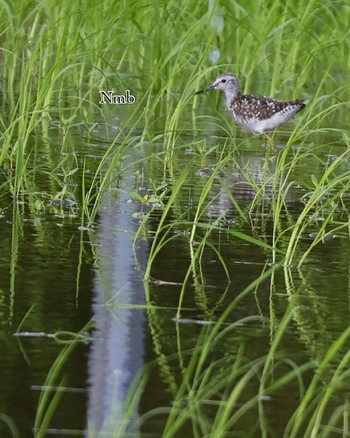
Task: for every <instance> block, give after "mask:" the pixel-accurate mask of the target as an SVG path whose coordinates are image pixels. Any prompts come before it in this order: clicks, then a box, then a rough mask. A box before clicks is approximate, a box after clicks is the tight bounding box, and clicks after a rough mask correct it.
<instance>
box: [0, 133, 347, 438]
mask: <svg viewBox="0 0 350 438" xmlns="http://www.w3.org/2000/svg"><path fill="white" fill-rule="evenodd" d="M102 137H103V136H102ZM37 141H38V140H37ZM58 141H59V140H58V138H57V137H53V138H52V139H47V138H46V139H45V148H44V150H49V149H50V148H51V147H52V150H53V149H54V145H55V144H56V142H58ZM71 141H72V144H74V147H75V148H78V149H75V151H77V152H76V156H75V158H74V159H75V160H78V162H79V160H81V159H82V157H87V160H88V166H87V172H88V170H89V167H90V168H91V169H94V168H96V167H97V164H98V161H99V159H100V158H101V157H102V156H103V154H104V151H105V150H106V148H107V147H108V146H109V143H108V141H105V142H104V141H103V139H101V138H99V141H96V142H95V143H94V142H91V141H90V142H89V143H88V144H86V143H84V142H82V139H81V136H80V135H76V136H74V135H73V136H72V138H71ZM39 143H40V141H39ZM184 144H185V146H182V147H181V148H179V149H178V150H177V151H175V154H174V162H175V163H176V167H175V166H174V169H175V171H174V173H173V174H172V175H171V176H170V175H165V174H164V167H163V164H162V161H161V160H160V159H159V155H157V146H156V145H152V147H150V146H149V145H144V144H140V145H137V146H136V147H133V148H132V150H131V151H130V153H129V154H128V156H127V157H126V158H125V161H124V163H123V169H122V171H116V175H115V178H114V180H113V182H112V183H111V185H110V188H109V190H108V192H106V193H105V195H104V199H103V205H102V207H101V209H100V212H99V216H98V221H97V225H96V226H95V227H92V228H90V229H86V228H85V227H82V224H81V216H80V211H79V199H78V198H79V196H76V199H74V201H72V202H68V203H66V204H64V205H57V204H56V203H52V202H50V197H52V196H54V194H55V191H57V190H58V188H57V187H55V184H54V182H52V181H50V182H49V184H48V182H47V180H46V179H45V177H44V174H41V176H40V175H38V176H37V177H36V178H37V181H36V183H37V186H38V187H41V191H40V192H39V193H38V194H37V197H38V201H39V202H38V203H37V208H36V209H35V210H31V209H30V208H29V207H28V205H27V204H26V203H20V202H18V201H16V200H15V199H13V198H10V197H2V198H1V205H0V230H1V236H2V239H1V242H0V315H1V319H0V321H1V346H2V355H1V359H0V385H1V394H0V413H1V417H0V436H19V437H27V436H28V437H29V436H33V428H34V421H35V416H36V411H37V406H38V402H39V397H40V394H41V392H42V391H43V390H44V389H47V388H45V385H46V384H47V381H46V379H47V375H48V372H49V370H50V368H51V367H52V365H53V364H54V362H55V360H56V359H57V357H58V356H59V354H60V352H62V349H63V348H64V345H66V344H63V343H62V342H59V341H60V340H66V339H71V338H70V336H71V335H70V334H69V333H62V331H64V332H74V333H76V332H80V331H82V330H83V331H84V334H85V335H86V339H85V340H84V342H79V343H78V344H77V345H76V346H75V348H74V349H73V351H72V352H71V353H70V354H69V356H68V357H67V358H66V359H65V360H64V361H63V362H64V363H63V366H62V369H60V370H59V373H58V375H59V377H58V378H57V379H56V380H53V381H51V384H52V385H53V387H52V388H51V390H52V391H51V393H50V394H51V397H52V396H53V395H55V394H56V395H59V398H58V399H56V400H55V401H54V405H53V410H52V417H50V418H49V421H48V426H47V430H46V435H47V436H79V435H80V436H89V433H90V436H94V435H93V432H94V431H96V432H98V431H101V430H104V431H105V435H103V436H112V435H113V433H116V431H119V432H120V433H122V431H124V430H125V431H126V430H127V432H128V436H145V437H146V436H147V437H148V436H152V437H161V434H162V427H163V425H164V418H163V417H162V416H153V417H151V418H150V419H149V420H147V421H144V422H143V423H142V426H140V424H141V421H139V420H140V419H141V418H142V415H143V414H145V413H146V412H149V411H150V410H151V409H154V408H157V407H163V406H169V405H171V403H172V400H173V399H174V397H175V396H176V393H177V391H178V388H179V384H180V381H181V375H182V371H183V366H184V364H183V363H182V360H181V355H179V352H180V351H183V352H185V351H189V350H191V349H192V348H193V347H194V346H195V345H196V343H197V341H198V337H199V335H200V333H201V331H202V330H203V326H204V325H205V324H210V323H211V322H213V321H215V320H217V319H218V318H219V317H220V315H221V314H222V312H223V311H224V310H225V309H226V308H227V306H229V305H230V303H232V301H233V300H234V299H235V298H236V297H237V296H238V295H239V293H240V292H242V291H243V290H244V288H246V287H248V286H249V285H250V284H251V283H252V282H253V281H254V280H256V279H257V278H259V276H260V275H261V274H262V273H263V272H264V271H265V270H266V268H267V266H269V264H270V263H271V261H272V260H270V259H269V256H268V255H267V252H266V251H265V250H264V249H263V248H259V247H257V246H256V245H254V244H253V243H251V242H248V241H243V240H240V239H238V238H237V237H235V236H234V235H232V234H230V232H229V230H234V231H241V232H244V233H246V234H248V235H252V224H253V225H254V226H253V228H254V227H255V229H258V230H259V231H260V232H261V230H262V227H265V228H264V230H263V231H264V235H265V236H266V239H267V241H268V243H271V242H270V241H269V240H270V238H271V235H272V224H271V222H269V221H268V220H265V221H264V220H262V219H263V218H264V215H265V213H266V211H265V210H264V208H263V207H262V208H261V209H260V210H259V211H253V212H251V217H252V218H253V222H252V223H247V222H245V221H243V220H242V217H241V215H240V214H239V212H238V211H237V209H236V208H235V206H234V205H233V204H232V202H231V200H230V196H228V194H227V191H225V190H223V182H224V186H225V187H228V188H229V189H230V192H231V193H232V195H233V196H234V198H235V200H236V201H237V202H238V204H239V206H240V208H241V209H242V210H243V211H248V210H249V208H250V206H251V202H252V199H253V198H254V196H255V194H256V192H255V191H254V190H253V189H252V185H251V184H247V180H246V178H245V173H244V172H243V171H242V169H245V172H247V170H249V174H250V175H254V182H255V184H257V185H259V183H260V181H261V180H262V179H263V175H262V173H263V172H273V171H274V168H273V160H272V161H271V163H272V164H271V166H270V167H269V168H268V169H266V168H265V170H263V168H264V163H265V160H266V156H265V153H266V151H265V150H264V148H262V145H261V141H260V140H259V139H256V138H253V139H248V140H246V142H245V143H244V144H245V146H244V147H242V148H240V150H239V151H236V152H235V154H234V159H233V160H232V161H229V162H228V163H227V164H226V166H225V168H224V169H222V171H221V172H220V175H219V177H218V178H217V179H216V180H215V182H214V184H213V185H212V187H211V189H210V192H209V194H208V198H207V199H208V200H211V203H210V206H209V208H208V209H207V210H206V211H205V212H204V214H203V216H202V218H201V220H202V221H207V222H208V223H213V222H214V221H216V220H219V221H220V227H218V228H217V229H216V230H215V231H214V232H212V234H211V235H210V237H209V242H210V245H207V246H206V247H205V249H204V250H203V253H202V255H201V261H200V266H201V273H200V278H201V281H200V282H198V281H196V279H193V278H192V279H191V280H189V281H188V283H187V286H186V290H185V294H184V297H183V303H182V312H181V318H180V320H179V321H178V322H176V320H175V315H176V311H177V307H178V305H179V299H180V294H181V290H182V285H183V283H184V279H185V277H186V273H187V271H188V268H189V265H190V264H191V252H190V245H189V237H188V233H189V228H190V226H189V225H188V221H191V220H193V218H194V214H195V207H196V205H197V204H198V199H199V197H200V195H201V191H202V189H203V187H204V185H205V183H206V181H207V178H208V175H210V174H211V172H212V169H214V168H215V163H216V162H217V159H218V156H219V155H220V151H221V150H222V148H223V147H224V140H223V139H213V140H212V144H213V145H215V148H214V149H213V152H212V153H210V154H209V155H207V156H205V158H203V155H202V154H200V153H198V151H196V150H195V149H192V148H191V141H190V140H189V139H188V138H186V139H184ZM152 148H153V149H152ZM160 148H161V146H160ZM279 150H280V149H279V147H278V146H277V150H276V151H275V152H274V154H276V155H277V154H278V152H279ZM342 152H343V151H342V150H341V149H339V148H338V149H337V147H336V146H335V147H333V148H332V150H331V151H330V149H329V148H324V149H323V150H319V151H318V155H316V154H315V155H314V156H312V155H309V156H308V157H307V159H306V160H305V161H304V162H303V164H302V165H300V167H299V168H298V169H297V172H299V175H298V176H299V177H300V179H303V178H304V179H305V181H306V180H307V179H308V178H309V172H308V169H310V168H312V169H313V170H312V172H313V174H314V175H315V176H316V177H320V176H321V175H322V173H323V171H324V164H323V163H327V162H328V161H329V160H332V159H334V157H336V156H337V154H340V153H342ZM67 154H68V156H69V152H67ZM145 156H146V157H148V158H147V159H142V158H143V157H145ZM44 161H45V160H44ZM68 161H69V160H68ZM188 163H190V164H189V166H190V170H189V175H190V176H189V177H188V178H187V180H186V183H185V184H184V185H183V187H182V189H181V195H180V196H179V197H178V199H177V204H176V205H174V207H173V209H172V210H171V211H170V213H169V217H168V218H167V221H168V223H171V221H172V220H173V218H175V217H176V216H178V215H179V210H182V211H183V212H184V217H185V219H186V220H187V224H186V221H183V222H182V223H179V225H178V227H175V228H174V229H172V236H173V237H174V238H172V239H169V240H168V243H167V244H166V245H164V246H163V248H162V249H161V251H160V253H159V254H158V256H157V257H156V259H155V262H154V265H153V268H152V272H151V281H149V282H148V284H144V283H143V275H144V272H145V269H146V264H147V260H148V257H149V251H150V247H151V244H152V239H153V236H154V232H155V230H156V229H157V226H158V223H159V220H160V216H161V213H162V208H161V205H160V206H159V209H157V208H155V209H153V210H152V211H150V206H147V205H141V203H140V202H139V200H137V199H136V198H135V197H133V196H132V195H131V192H132V191H135V192H138V193H140V194H141V195H142V196H143V195H145V194H154V193H155V192H157V190H158V189H157V188H159V187H160V189H159V190H158V192H157V193H158V195H159V193H160V192H162V190H166V189H167V188H168V187H171V185H172V184H173V182H174V181H176V178H177V175H176V169H181V170H182V169H183V168H184V167H185V166H186V165H188ZM346 166H349V156H348V158H347V160H345V161H344V168H345V167H346ZM265 177H266V175H265ZM87 183H88V180H87ZM72 190H73V189H72ZM67 193H68V194H67V199H70V197H69V191H68V192H67ZM78 193H79V189H78ZM169 196H170V195H169V194H167V193H166V194H165V197H164V200H165V201H164V202H166V200H167V199H169V198H168V197H169ZM271 196H272V195H271V193H269V190H268V189H267V190H266V191H265V197H266V204H268V203H269V202H270V201H271V199H269V198H270V197H271ZM288 196H289V197H288V199H287V200H286V205H287V210H286V211H285V213H284V214H283V215H282V216H281V217H280V221H281V227H288V225H289V224H290V219H291V218H293V217H297V215H298V214H299V213H300V211H301V210H302V207H303V196H305V189H302V188H300V187H294V186H293V187H292V189H291V190H290V192H289V195H288ZM77 199H78V200H77ZM260 205H261V204H260ZM348 208H349V198H346V197H345V198H344V211H342V212H338V213H337V219H338V220H344V216H346V215H348V210H347V209H348ZM176 209H178V210H176ZM145 214H149V217H148V220H147V224H146V227H145V229H144V230H143V231H142V232H141V233H140V232H139V231H140V229H139V227H140V223H141V218H142V217H143V216H144V215H145ZM320 220H321V219H320ZM316 231H317V225H315V226H314V229H311V228H310V230H307V232H306V233H305V235H304V236H303V238H302V243H301V245H300V246H299V248H298V251H300V252H301V253H302V252H303V251H305V250H306V249H307V248H308V247H309V245H310V241H311V240H312V238H313V233H314V232H316ZM200 234H201V233H200V232H199V234H198V236H197V237H198V238H200V237H201V236H200ZM253 234H254V233H253ZM202 236H204V231H203V233H202ZM285 243H286V245H287V244H288V242H287V241H286V242H285ZM218 254H220V257H218ZM349 254H350V243H349V239H348V238H347V236H346V234H343V233H339V234H336V233H335V234H334V235H333V236H332V238H330V239H327V240H326V241H325V242H324V243H323V244H322V245H319V246H318V247H316V248H315V249H314V251H313V252H312V254H311V255H310V257H309V258H308V262H307V263H305V264H304V265H303V266H302V267H301V268H299V269H298V268H297V267H295V266H290V267H285V268H280V269H277V270H276V271H275V275H274V277H273V282H272V281H271V279H267V280H266V281H265V282H264V283H263V284H260V285H259V288H258V290H256V292H255V293H254V294H249V295H247V296H246V297H245V298H244V299H242V300H241V301H239V302H238V304H237V305H236V306H235V308H234V310H233V311H232V314H230V315H229V318H228V320H227V321H228V322H236V321H239V320H241V319H242V318H245V317H251V316H256V320H254V319H252V320H251V321H250V322H247V323H246V324H242V325H238V326H237V329H236V330H235V331H233V332H232V333H231V334H230V336H229V337H227V338H225V339H224V340H222V342H221V343H219V344H218V346H217V350H216V352H215V355H216V358H220V357H225V355H230V354H232V355H234V354H235V352H236V351H237V348H238V346H239V345H243V344H244V346H245V354H246V355H247V357H250V358H258V357H261V356H263V355H265V354H266V353H267V351H268V349H269V342H270V335H271V333H270V326H269V324H262V323H261V320H265V319H266V321H267V320H268V319H269V318H272V317H273V318H277V319H278V318H280V317H281V316H282V315H283V313H284V312H285V310H286V308H287V306H288V303H289V299H290V297H291V295H294V296H296V297H297V298H296V301H297V304H298V311H297V312H296V313H295V317H294V319H293V321H292V324H291V325H290V327H289V328H288V330H287V332H286V335H285V337H284V339H283V341H282V346H283V350H284V351H285V352H286V355H287V356H288V357H289V358H291V359H293V360H294V361H296V362H301V363H302V362H303V361H307V360H318V359H319V358H321V357H323V356H324V354H325V352H326V351H327V348H328V347H329V345H330V343H331V342H333V341H334V340H335V339H336V338H337V336H338V335H339V334H340V333H341V332H342V331H343V330H345V329H346V328H347V327H348V325H349V315H350V289H349V288H350V286H349V284H350V283H349V278H350V277H349V273H350V257H349ZM220 258H221V260H224V261H225V266H223V264H222V262H221V261H220ZM197 280H198V279H197ZM91 321H92V322H93V323H92V324H93V326H91V325H89V323H90V322H91ZM55 334H58V335H57V336H54V335H55ZM174 353H176V355H174ZM150 363H151V366H150V368H149V375H148V379H147V382H146V383H145V387H144V390H143V392H142V395H141V398H140V400H139V402H138V403H137V405H136V407H135V408H134V409H133V411H132V415H131V416H130V418H128V415H127V413H126V412H125V409H126V406H127V403H126V401H125V400H126V399H127V397H128V394H129V395H130V393H132V391H131V390H130V387H131V386H132V382H134V381H135V378H136V376H137V375H138V373H139V372H140V371H141V370H142V369H143V368H144V366H145V365H146V364H150ZM62 379H63V380H62ZM62 388H63V389H62ZM250 390H251V392H252V394H253V393H254V387H253V386H252V388H250ZM296 394H297V388H293V386H292V385H289V386H288V385H287V386H286V391H285V393H284V394H283V393H281V396H280V398H279V399H273V400H269V401H268V402H267V403H266V406H265V408H266V411H267V412H268V413H269V412H270V428H271V430H272V431H273V434H272V435H271V436H279V432H280V431H281V430H283V428H284V426H285V424H286V421H287V419H288V418H289V416H290V415H291V413H292V412H293V411H294V410H295V408H296V405H297V402H298V400H297V396H296ZM248 395H249V394H248ZM248 395H247V396H248ZM344 396H345V390H344ZM276 408H278V412H279V415H278V416H276V415H275V411H276ZM208 415H209V417H210V410H209V411H208ZM126 420H129V421H126ZM250 427H251V418H243V419H242V421H241V422H240V424H239V428H238V429H237V430H236V435H234V436H243V435H245V434H246V432H247V431H250ZM87 429H88V431H89V433H87V432H86V430H87ZM184 430H185V433H186V436H189V437H190V436H191V429H186V427H185V429H184ZM11 431H12V432H11ZM253 435H254V434H253ZM253 435H252V436H253ZM121 436H122V435H121ZM183 436H184V435H183ZM256 436H259V435H258V432H257V435H256Z"/></svg>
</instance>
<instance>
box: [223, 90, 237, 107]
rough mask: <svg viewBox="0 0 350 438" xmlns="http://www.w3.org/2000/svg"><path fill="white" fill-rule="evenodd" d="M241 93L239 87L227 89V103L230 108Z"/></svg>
mask: <svg viewBox="0 0 350 438" xmlns="http://www.w3.org/2000/svg"><path fill="white" fill-rule="evenodd" d="M239 95H240V91H239V90H238V89H237V88H228V89H227V90H225V98H226V105H227V107H228V108H230V107H231V102H232V101H233V100H236V99H237V97H238V96H239Z"/></svg>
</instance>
